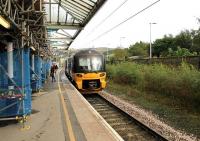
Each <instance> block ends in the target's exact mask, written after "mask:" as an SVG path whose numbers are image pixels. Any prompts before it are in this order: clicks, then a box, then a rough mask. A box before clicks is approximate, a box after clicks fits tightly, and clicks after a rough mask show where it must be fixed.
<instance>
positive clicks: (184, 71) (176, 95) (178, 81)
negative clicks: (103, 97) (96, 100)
mask: <svg viewBox="0 0 200 141" xmlns="http://www.w3.org/2000/svg"><path fill="white" fill-rule="evenodd" d="M107 75H108V77H109V82H108V86H107V91H109V92H111V93H113V94H115V95H117V96H119V97H121V98H123V99H125V100H128V101H130V102H133V103H135V104H137V105H139V106H141V107H143V108H145V109H147V110H150V111H152V112H153V113H155V114H157V115H158V116H159V117H160V118H162V119H163V120H164V121H165V122H167V123H168V124H169V125H171V126H173V127H175V128H177V129H180V130H184V131H186V132H188V133H193V134H195V135H197V136H198V137H200V128H199V127H200V107H199V103H200V72H199V71H198V70H196V69H195V68H194V67H192V66H191V65H187V64H185V63H183V64H182V65H181V66H180V67H179V68H176V69H174V68H171V67H168V66H165V65H162V64H154V65H141V64H135V63H123V64H118V65H108V66H107Z"/></svg>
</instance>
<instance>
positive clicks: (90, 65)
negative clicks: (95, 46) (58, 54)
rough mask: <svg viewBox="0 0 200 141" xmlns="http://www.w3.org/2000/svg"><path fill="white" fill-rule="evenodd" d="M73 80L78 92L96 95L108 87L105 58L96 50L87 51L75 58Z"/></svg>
mask: <svg viewBox="0 0 200 141" xmlns="http://www.w3.org/2000/svg"><path fill="white" fill-rule="evenodd" d="M73 71H74V73H73V76H72V77H73V80H74V82H75V85H76V87H77V88H78V90H79V91H80V92H81V93H83V94H85V93H96V92H99V91H101V90H102V89H104V88H105V87H106V72H105V60H104V56H103V55H102V54H100V53H98V52H96V51H94V50H87V51H84V52H81V53H78V54H76V55H75V56H74V70H73Z"/></svg>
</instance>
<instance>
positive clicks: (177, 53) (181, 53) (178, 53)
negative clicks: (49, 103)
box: [168, 47, 196, 57]
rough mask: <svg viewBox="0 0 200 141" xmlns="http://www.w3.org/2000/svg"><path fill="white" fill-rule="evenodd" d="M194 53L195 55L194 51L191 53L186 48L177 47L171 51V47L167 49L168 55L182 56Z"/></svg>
mask: <svg viewBox="0 0 200 141" xmlns="http://www.w3.org/2000/svg"><path fill="white" fill-rule="evenodd" d="M194 55H196V52H194V53H191V52H190V51H189V50H188V49H187V48H180V47H178V48H177V50H176V51H173V50H172V49H171V48H169V49H168V56H176V57H182V56H194Z"/></svg>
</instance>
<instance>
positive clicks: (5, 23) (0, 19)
mask: <svg viewBox="0 0 200 141" xmlns="http://www.w3.org/2000/svg"><path fill="white" fill-rule="evenodd" d="M0 25H2V26H3V27H5V28H7V29H9V28H10V27H11V25H10V23H9V22H8V21H7V20H6V19H5V18H3V17H2V16H1V15H0Z"/></svg>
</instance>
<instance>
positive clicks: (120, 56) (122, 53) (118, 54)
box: [113, 48, 128, 60]
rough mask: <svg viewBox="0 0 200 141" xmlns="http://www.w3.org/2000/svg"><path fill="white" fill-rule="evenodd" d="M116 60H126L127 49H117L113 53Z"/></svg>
mask: <svg viewBox="0 0 200 141" xmlns="http://www.w3.org/2000/svg"><path fill="white" fill-rule="evenodd" d="M113 53H114V59H115V60H125V59H126V57H127V56H128V52H127V49H121V48H117V49H115V50H114V51H113Z"/></svg>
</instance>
